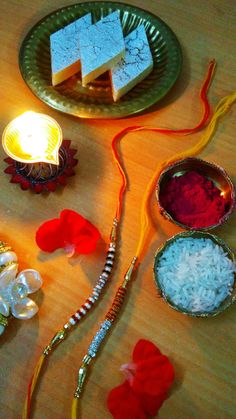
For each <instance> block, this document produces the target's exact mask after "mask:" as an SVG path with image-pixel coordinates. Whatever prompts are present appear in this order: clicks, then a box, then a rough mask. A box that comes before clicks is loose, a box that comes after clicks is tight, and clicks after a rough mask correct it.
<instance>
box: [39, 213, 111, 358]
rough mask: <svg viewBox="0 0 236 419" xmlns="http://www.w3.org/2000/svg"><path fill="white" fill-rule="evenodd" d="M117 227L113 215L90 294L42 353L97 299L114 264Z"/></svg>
mask: <svg viewBox="0 0 236 419" xmlns="http://www.w3.org/2000/svg"><path fill="white" fill-rule="evenodd" d="M117 228H118V220H117V218H116V217H115V218H114V220H113V225H112V230H111V234H110V243H109V245H108V250H107V254H106V261H105V264H104V268H103V270H102V273H101V275H100V276H99V278H98V280H97V282H96V284H95V286H94V288H93V290H92V292H91V295H90V296H89V297H88V298H87V299H86V300H85V302H84V303H83V304H82V305H81V307H80V308H79V309H78V310H77V311H76V312H75V313H74V314H72V315H71V317H70V318H69V320H68V321H67V323H65V324H64V326H63V327H62V329H61V330H59V331H58V332H57V333H56V334H55V336H54V337H53V338H52V340H51V342H50V343H49V345H48V346H46V348H45V349H44V352H43V353H44V355H49V353H50V352H51V350H52V349H53V348H54V347H55V346H57V345H58V344H59V343H60V342H62V341H63V340H64V339H65V337H66V335H67V334H68V332H69V331H71V330H72V329H73V328H74V327H75V326H76V325H77V324H78V323H79V321H80V320H81V319H82V318H83V317H85V316H86V314H87V313H88V312H89V311H90V310H91V308H92V307H93V306H94V304H95V303H96V301H97V300H98V299H99V297H100V295H101V293H102V291H103V288H104V287H105V285H106V284H107V282H108V280H109V278H110V275H111V271H112V268H113V265H114V259H115V252H116V240H117Z"/></svg>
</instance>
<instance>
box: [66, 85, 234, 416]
mask: <svg viewBox="0 0 236 419" xmlns="http://www.w3.org/2000/svg"><path fill="white" fill-rule="evenodd" d="M235 101H236V93H233V94H232V95H229V96H226V97H225V98H223V99H222V100H221V101H220V102H219V104H218V105H217V107H216V109H215V112H214V114H213V117H212V119H211V121H210V124H209V126H208V128H207V129H206V132H205V134H204V135H203V136H202V138H201V140H200V141H199V142H198V143H197V144H196V145H195V146H193V147H190V148H189V149H188V150H185V151H184V152H181V153H177V154H176V155H174V156H173V157H171V158H169V159H167V160H164V161H163V162H162V163H160V164H159V166H158V168H157V170H156V171H155V173H154V175H153V176H152V178H151V180H150V182H149V184H148V186H147V188H146V192H145V195H144V198H143V202H142V212H141V231H140V237H139V242H138V246H137V249H136V252H135V256H134V258H133V259H132V261H131V264H130V266H129V268H128V271H127V273H126V275H125V277H124V281H123V283H122V285H121V286H120V287H119V288H118V291H117V294H116V296H115V298H114V301H113V303H112V306H111V308H110V310H109V311H108V313H107V315H106V316H105V320H104V321H103V323H102V324H101V326H100V329H99V330H98V332H97V333H96V335H95V337H94V338H93V340H92V343H91V345H90V347H89V350H88V352H87V354H86V355H85V356H84V358H83V361H82V365H81V367H80V369H79V375H78V383H77V387H76V391H75V393H74V399H73V402H72V411H71V417H72V419H76V418H77V405H78V400H79V398H80V396H81V393H82V391H83V386H84V383H85V379H86V375H87V371H88V366H89V365H90V363H91V361H92V359H93V358H95V357H96V355H97V353H98V350H99V348H100V345H101V343H102V342H103V340H104V339H105V337H106V335H107V333H108V331H109V329H110V328H111V327H112V324H113V322H114V321H115V320H116V317H117V316H118V314H119V311H120V309H121V307H122V304H123V301H124V296H125V294H126V291H127V287H128V285H129V283H130V281H131V278H132V275H133V272H134V271H135V270H136V269H137V266H138V263H140V259H141V257H143V255H144V249H145V247H146V246H147V238H148V234H149V232H150V224H151V223H150V222H149V220H150V210H149V201H150V197H151V195H152V192H153V190H154V188H155V185H156V182H157V179H158V177H159V175H160V173H161V171H162V169H163V168H164V167H165V166H167V165H168V164H170V163H173V162H174V161H176V160H179V159H182V158H185V157H190V156H194V155H196V154H198V153H200V152H201V151H202V150H203V148H205V147H206V146H207V144H208V143H209V142H210V141H211V139H212V137H213V133H214V131H215V129H216V126H217V123H218V120H219V119H220V118H221V117H222V116H223V115H224V114H225V113H226V112H227V110H228V109H229V108H230V106H232V104H233V103H234V102H235ZM114 147H115V145H114ZM117 158H118V159H119V165H118V167H119V170H120V167H122V166H121V162H120V158H119V155H118V153H116V159H117ZM116 159H115V160H116ZM122 170H123V173H124V169H122ZM126 184H127V179H126ZM121 290H122V293H121ZM119 294H120V295H122V299H120V300H118V301H117V296H118V295H119ZM114 307H115V310H113V308H114ZM110 313H112V314H114V315H113V316H112V317H110ZM104 327H105V329H106V331H105V332H104ZM91 346H92V347H93V352H92V353H91Z"/></svg>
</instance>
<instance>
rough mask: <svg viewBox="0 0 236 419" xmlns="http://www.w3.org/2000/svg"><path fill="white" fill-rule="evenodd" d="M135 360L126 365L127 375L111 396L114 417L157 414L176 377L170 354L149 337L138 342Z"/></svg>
mask: <svg viewBox="0 0 236 419" xmlns="http://www.w3.org/2000/svg"><path fill="white" fill-rule="evenodd" d="M133 361H134V362H133V363H130V364H124V365H123V370H124V371H125V372H128V373H129V375H130V376H129V375H128V379H127V380H126V381H125V383H123V384H122V385H121V386H118V387H116V388H114V389H113V390H112V391H111V392H110V394H109V397H108V408H109V410H110V412H111V413H112V415H113V417H114V418H115V419H137V418H142V417H143V418H148V417H149V416H155V415H156V414H157V412H158V410H159V409H160V407H161V406H162V404H163V402H164V400H165V399H166V398H167V391H168V389H169V387H170V386H171V385H172V383H173V380H174V368H173V366H172V364H171V363H170V361H169V360H168V358H167V356H165V355H162V354H161V352H160V350H159V349H158V348H157V347H156V346H155V345H154V344H153V343H151V342H149V341H147V340H143V339H142V340H140V341H139V342H138V343H137V344H136V346H135V348H134V351H133ZM139 415H141V416H139Z"/></svg>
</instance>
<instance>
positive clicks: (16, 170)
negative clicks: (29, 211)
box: [2, 112, 77, 193]
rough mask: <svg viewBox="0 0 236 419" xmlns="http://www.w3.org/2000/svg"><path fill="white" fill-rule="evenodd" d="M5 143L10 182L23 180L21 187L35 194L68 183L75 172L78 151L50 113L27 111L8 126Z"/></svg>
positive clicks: (4, 133) (52, 189)
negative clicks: (75, 156)
mask: <svg viewBox="0 0 236 419" xmlns="http://www.w3.org/2000/svg"><path fill="white" fill-rule="evenodd" d="M2 144H3V148H4V150H5V152H6V153H7V155H8V156H9V157H8V158H7V159H5V161H6V162H7V163H8V164H9V166H8V167H7V168H6V169H5V173H8V174H11V175H12V178H11V182H13V183H20V184H21V188H22V189H24V190H25V189H29V188H31V189H33V190H34V191H35V192H36V193H39V192H42V191H43V190H46V191H54V190H55V189H56V187H57V185H63V186H64V185H65V184H66V178H67V176H72V175H73V174H74V170H73V167H74V166H75V165H76V164H77V160H76V159H74V158H73V156H74V155H75V153H76V150H73V149H71V148H70V141H69V140H64V141H63V137H62V130H61V128H60V125H59V124H58V123H57V121H55V120H54V119H53V118H51V117H50V116H48V115H44V114H41V113H36V112H26V113H24V114H22V115H20V116H19V117H17V118H16V119H14V120H13V121H11V122H10V123H9V124H8V125H7V127H6V128H5V130H4V132H3V136H2Z"/></svg>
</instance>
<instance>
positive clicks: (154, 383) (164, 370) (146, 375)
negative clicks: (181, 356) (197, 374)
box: [132, 355, 174, 396]
mask: <svg viewBox="0 0 236 419" xmlns="http://www.w3.org/2000/svg"><path fill="white" fill-rule="evenodd" d="M173 381H174V368H173V366H172V364H171V363H170V361H169V360H168V358H167V357H166V356H165V355H158V356H154V357H151V358H150V359H148V360H146V361H140V362H138V363H137V364H136V373H135V375H134V379H133V382H132V389H133V391H134V392H135V393H140V394H141V393H142V394H143V393H146V394H149V395H151V396H159V395H161V394H162V393H164V392H166V391H167V390H168V389H169V387H170V386H171V385H172V383H173Z"/></svg>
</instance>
